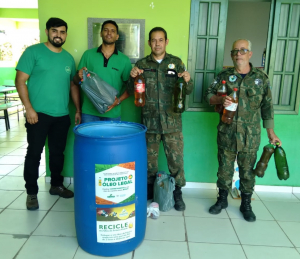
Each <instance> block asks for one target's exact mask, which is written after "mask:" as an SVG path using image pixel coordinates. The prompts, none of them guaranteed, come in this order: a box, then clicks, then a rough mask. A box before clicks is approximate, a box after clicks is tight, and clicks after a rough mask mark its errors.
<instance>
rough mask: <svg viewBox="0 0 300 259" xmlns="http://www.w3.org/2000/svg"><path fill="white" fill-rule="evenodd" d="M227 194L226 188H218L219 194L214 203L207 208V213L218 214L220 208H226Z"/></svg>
mask: <svg viewBox="0 0 300 259" xmlns="http://www.w3.org/2000/svg"><path fill="white" fill-rule="evenodd" d="M227 196H228V191H227V190H222V189H219V196H218V198H217V202H216V204H215V205H213V206H211V207H210V208H209V213H210V214H215V215H216V214H219V213H220V212H221V211H222V209H226V208H227V207H228V201H227Z"/></svg>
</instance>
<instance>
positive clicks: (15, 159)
mask: <svg viewBox="0 0 300 259" xmlns="http://www.w3.org/2000/svg"><path fill="white" fill-rule="evenodd" d="M24 160H25V158H24V156H9V155H6V156H4V157H2V158H0V164H1V165H20V164H23V163H24Z"/></svg>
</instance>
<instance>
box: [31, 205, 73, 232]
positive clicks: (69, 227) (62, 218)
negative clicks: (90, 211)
mask: <svg viewBox="0 0 300 259" xmlns="http://www.w3.org/2000/svg"><path fill="white" fill-rule="evenodd" d="M33 235H34V236H40V235H42V236H61V237H65V236H68V237H76V231H75V220H74V212H57V211H50V212H49V213H48V214H47V216H46V217H45V219H44V220H43V222H42V223H41V224H40V225H39V226H38V228H37V229H36V231H34V233H33Z"/></svg>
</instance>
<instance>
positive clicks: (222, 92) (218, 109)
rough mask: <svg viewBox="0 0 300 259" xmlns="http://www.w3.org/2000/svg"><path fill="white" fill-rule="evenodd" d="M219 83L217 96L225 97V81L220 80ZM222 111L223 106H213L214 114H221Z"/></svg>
mask: <svg viewBox="0 0 300 259" xmlns="http://www.w3.org/2000/svg"><path fill="white" fill-rule="evenodd" d="M221 83H222V84H221V86H220V87H219V89H218V92H217V96H226V95H227V88H226V81H225V80H222V82H221ZM223 109H224V107H223V104H216V106H215V111H216V112H218V113H220V114H222V113H223Z"/></svg>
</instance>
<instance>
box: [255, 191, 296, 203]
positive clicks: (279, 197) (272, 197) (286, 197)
mask: <svg viewBox="0 0 300 259" xmlns="http://www.w3.org/2000/svg"><path fill="white" fill-rule="evenodd" d="M256 193H257V195H258V196H259V198H260V199H261V200H262V201H284V202H300V200H298V199H297V198H296V197H295V195H293V193H286V192H281V193H279V192H278V193H276V192H256Z"/></svg>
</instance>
